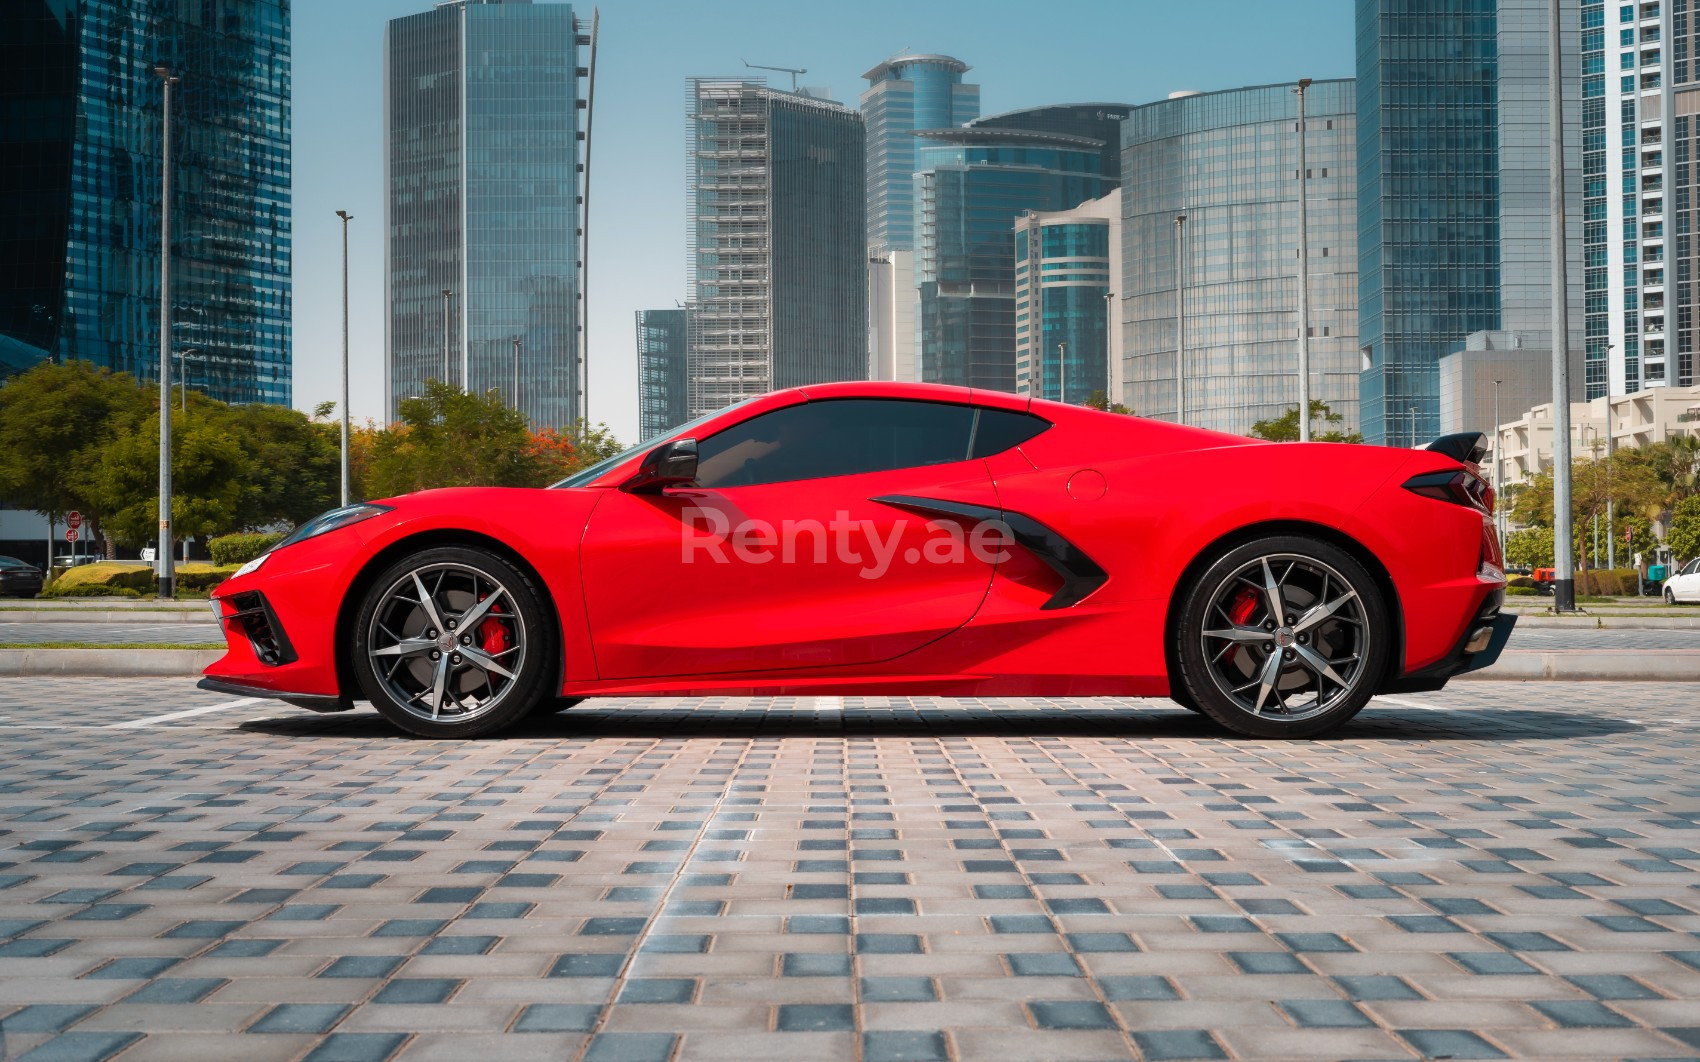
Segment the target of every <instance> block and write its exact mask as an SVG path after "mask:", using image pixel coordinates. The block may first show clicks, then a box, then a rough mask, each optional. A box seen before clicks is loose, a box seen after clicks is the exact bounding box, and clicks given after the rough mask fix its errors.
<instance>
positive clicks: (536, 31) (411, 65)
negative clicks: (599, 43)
mask: <svg viewBox="0 0 1700 1062" xmlns="http://www.w3.org/2000/svg"><path fill="white" fill-rule="evenodd" d="M583 29H584V26H583V24H582V23H581V22H580V21H579V20H578V19H576V18H575V17H574V16H573V9H572V7H571V6H569V5H567V4H533V3H530V2H529V0H455V2H451V3H444V4H439V5H438V6H437V7H435V8H433V9H432V10H430V11H426V12H422V13H420V14H416V15H408V16H406V17H405V18H398V19H395V20H393V21H391V22H390V23H389V26H388V29H387V32H386V35H385V68H384V139H385V145H386V154H385V161H386V166H385V183H386V185H387V189H388V194H387V197H386V199H385V219H384V221H385V252H384V253H385V266H386V268H385V283H386V295H387V301H388V304H389V316H388V331H387V337H386V343H385V353H386V359H387V368H388V386H389V393H388V395H387V396H386V406H387V409H388V411H389V415H390V416H391V417H394V416H395V412H396V407H397V404H398V403H399V402H400V401H401V400H402V399H404V398H407V397H409V396H412V395H416V394H418V393H419V392H420V389H421V387H422V385H423V383H424V381H425V380H426V379H429V378H435V379H439V380H443V379H446V380H447V381H449V382H451V383H453V384H456V385H457V386H462V387H465V388H466V389H467V390H469V391H484V390H487V389H491V388H495V389H497V390H499V391H501V392H502V394H503V395H504V397H505V398H506V399H507V401H508V403H509V404H510V405H512V406H513V407H514V408H516V409H519V410H521V411H523V412H524V413H525V414H526V416H527V417H529V418H530V420H531V422H532V423H533V424H536V425H539V426H543V427H552V428H567V427H570V426H571V425H572V424H573V423H574V422H576V421H577V420H578V419H579V418H580V417H581V416H582V406H581V404H580V400H581V393H580V382H581V373H582V366H581V364H580V352H581V349H582V346H581V343H580V334H581V331H582V329H581V324H580V307H579V268H580V267H579V254H580V249H581V245H580V219H581V208H580V200H579V196H580V194H581V193H580V188H581V187H582V177H581V170H582V166H581V145H582V143H583V138H584V134H583V132H582V129H583V116H584V103H585V101H584V99H583V96H582V94H581V92H580V85H579V79H580V78H583V77H584V76H585V75H586V73H587V71H586V70H585V68H584V67H581V66H579V57H580V49H581V48H582V47H583V46H585V45H587V44H589V38H588V37H587V36H586V35H585V34H584V32H582V31H583ZM445 291H446V292H448V294H447V295H445V294H444V292H445ZM515 339H518V340H519V345H518V346H517V347H516V346H515V344H514V340H515ZM516 364H517V368H518V375H519V384H518V389H517V390H518V393H517V394H511V395H510V394H508V392H509V391H512V390H514V389H515V388H514V385H513V383H512V381H513V379H514V373H515V368H516Z"/></svg>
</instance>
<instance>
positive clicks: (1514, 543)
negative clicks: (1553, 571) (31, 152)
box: [1505, 527, 1553, 568]
mask: <svg viewBox="0 0 1700 1062" xmlns="http://www.w3.org/2000/svg"><path fill="white" fill-rule="evenodd" d="M1552 554H1553V548H1552V528H1550V527H1525V528H1521V529H1519V530H1516V531H1513V532H1511V534H1509V535H1507V536H1505V559H1506V560H1507V561H1509V562H1511V563H1512V564H1514V565H1516V566H1517V567H1519V568H1550V567H1552Z"/></svg>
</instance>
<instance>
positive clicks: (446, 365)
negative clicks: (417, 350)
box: [443, 288, 454, 383]
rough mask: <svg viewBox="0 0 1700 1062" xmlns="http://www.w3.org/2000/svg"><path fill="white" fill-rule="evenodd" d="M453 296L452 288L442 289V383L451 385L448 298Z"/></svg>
mask: <svg viewBox="0 0 1700 1062" xmlns="http://www.w3.org/2000/svg"><path fill="white" fill-rule="evenodd" d="M453 294H454V289H452V288H444V289H443V382H444V383H452V382H453V380H452V379H451V378H450V376H449V296H451V295H453Z"/></svg>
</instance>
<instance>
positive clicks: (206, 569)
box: [176, 563, 241, 590]
mask: <svg viewBox="0 0 1700 1062" xmlns="http://www.w3.org/2000/svg"><path fill="white" fill-rule="evenodd" d="M239 567H241V565H237V564H226V565H222V566H216V565H211V564H199V563H191V564H179V565H178V566H177V572H176V576H177V589H179V590H211V589H212V588H213V587H215V586H217V585H218V584H219V583H222V582H224V581H225V580H226V579H228V578H230V577H231V576H232V575H234V574H236V569H237V568H239Z"/></svg>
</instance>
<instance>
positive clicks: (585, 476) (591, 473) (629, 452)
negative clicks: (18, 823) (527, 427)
mask: <svg viewBox="0 0 1700 1062" xmlns="http://www.w3.org/2000/svg"><path fill="white" fill-rule="evenodd" d="M759 397H761V396H759V395H757V396H756V398H759ZM753 401H755V398H746V399H744V400H743V401H742V402H734V403H733V404H732V405H729V406H725V407H723V408H721V409H717V410H715V411H714V412H712V413H704V414H703V415H702V416H700V417H698V418H697V419H695V420H692V421H687V422H686V423H684V424H681V425H679V426H678V427H677V428H673V429H672V430H670V431H667V432H663V433H662V434H660V435H657V436H655V437H654V438H653V439H645V440H644V441H643V442H640V443H638V444H637V445H636V446H633V447H631V448H629V449H626V450H622V451H620V452H619V453H617V454H615V455H614V456H613V457H610V458H606V459H604V460H601V461H598V462H596V463H595V464H594V465H591V466H590V467H589V468H585V469H581V470H579V471H577V472H574V473H573V474H572V475H570V476H568V477H567V478H566V479H563V480H561V481H560V482H559V483H551V484H549V489H550V490H559V489H560V488H562V487H583V486H587V485H589V484H591V483H594V482H595V481H596V480H597V479H598V478H600V477H601V476H602V475H603V474H604V473H606V472H607V471H608V470H609V469H611V468H614V467H615V466H617V465H619V464H620V463H621V462H622V461H629V460H631V459H632V458H633V457H636V456H637V455H638V454H641V453H643V452H644V451H646V450H653V449H654V448H655V447H657V446H660V445H661V444H662V443H664V442H666V441H667V440H668V439H683V438H687V437H689V436H690V434H691V430H692V429H693V428H696V427H698V426H700V425H702V424H706V423H708V422H709V421H710V420H713V419H714V418H715V417H718V416H720V415H721V414H722V413H725V412H728V411H729V410H734V409H737V408H738V407H739V406H745V405H748V404H750V403H751V402H753Z"/></svg>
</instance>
